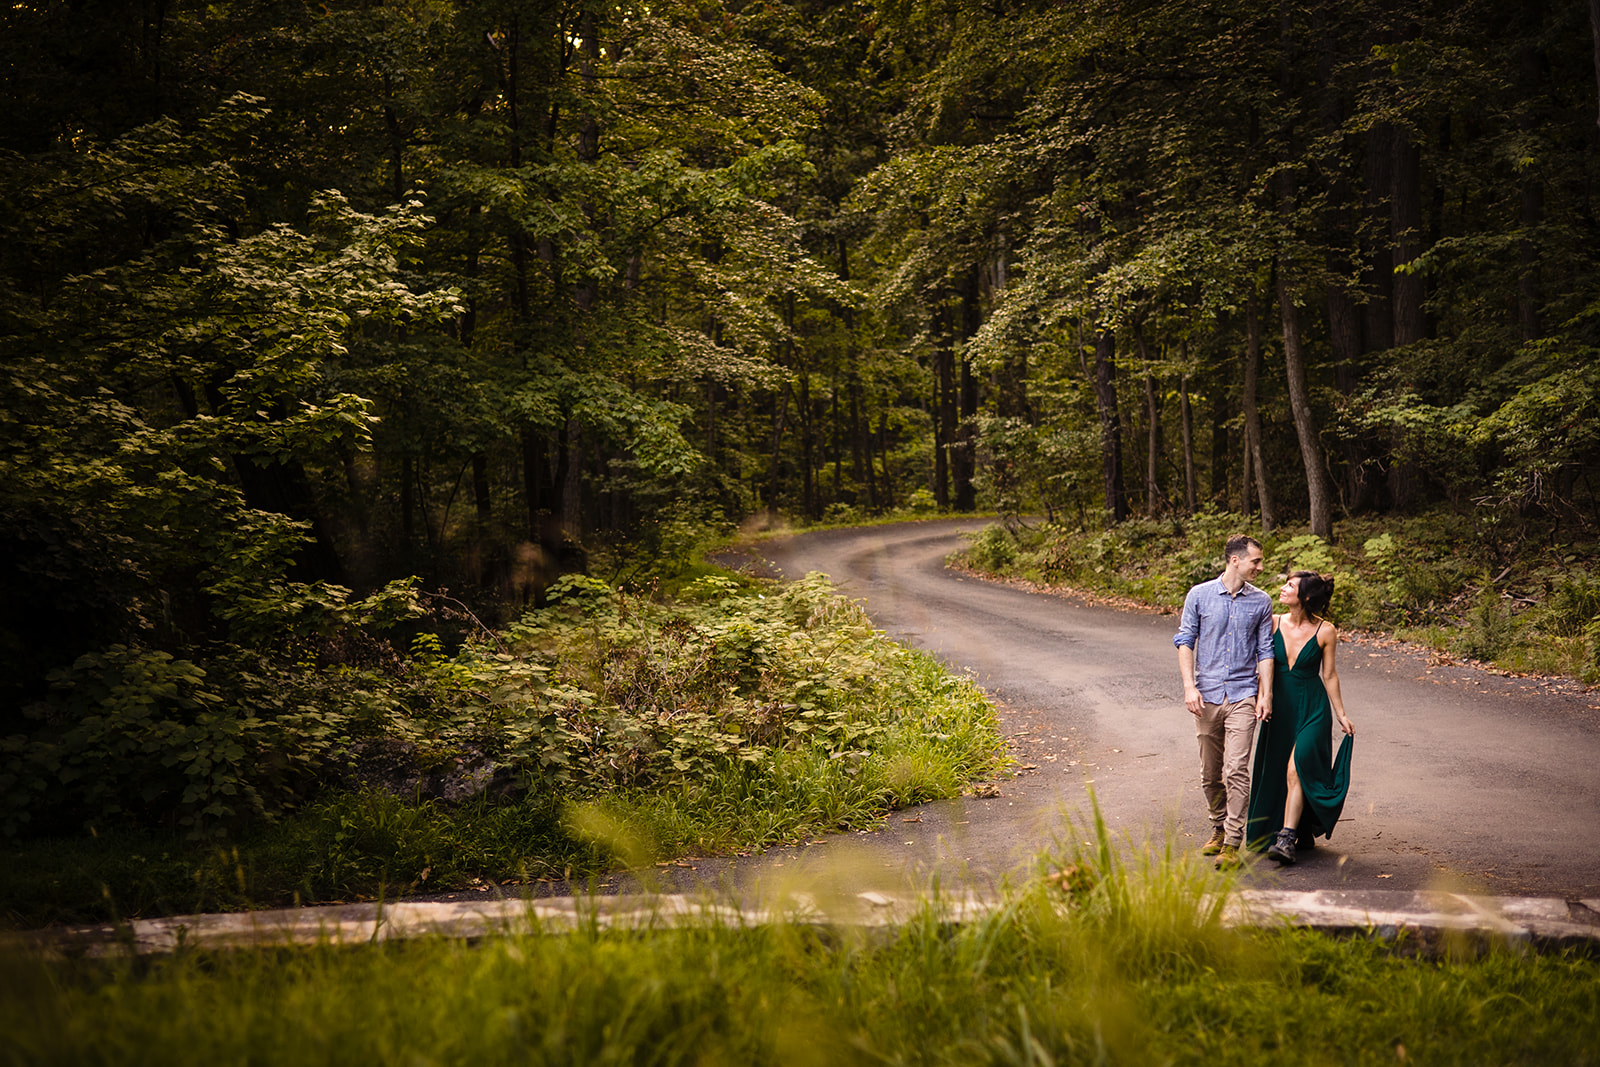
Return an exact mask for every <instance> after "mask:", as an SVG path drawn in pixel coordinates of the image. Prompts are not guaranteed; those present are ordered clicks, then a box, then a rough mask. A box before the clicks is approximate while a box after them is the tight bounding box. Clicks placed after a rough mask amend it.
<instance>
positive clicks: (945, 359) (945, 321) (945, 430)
mask: <svg viewBox="0 0 1600 1067" xmlns="http://www.w3.org/2000/svg"><path fill="white" fill-rule="evenodd" d="M934 331H935V333H936V334H937V340H936V341H935V342H934V343H935V345H936V346H937V347H936V348H935V349H934V364H935V367H934V389H935V391H936V396H935V398H934V435H933V445H934V454H933V499H934V500H935V501H936V502H937V503H938V505H939V510H940V511H948V510H949V509H950V452H951V450H952V449H953V448H954V447H955V440H956V378H955V352H954V351H953V350H952V347H951V346H952V344H953V342H954V337H953V336H952V331H951V329H950V310H949V306H948V304H947V303H946V302H944V301H941V302H940V305H939V311H938V312H937V313H936V314H935V316H934Z"/></svg>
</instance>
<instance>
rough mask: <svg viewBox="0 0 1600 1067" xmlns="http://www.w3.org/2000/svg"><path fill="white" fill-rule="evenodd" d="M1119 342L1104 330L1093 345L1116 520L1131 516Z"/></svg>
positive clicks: (1103, 451)
mask: <svg viewBox="0 0 1600 1067" xmlns="http://www.w3.org/2000/svg"><path fill="white" fill-rule="evenodd" d="M1116 345H1117V342H1116V336H1115V335H1114V334H1113V333H1112V332H1111V331H1110V330H1101V331H1100V333H1099V335H1098V337H1097V338H1096V340H1095V346H1094V396H1095V403H1096V405H1097V406H1098V407H1099V409H1100V461H1101V468H1102V474H1103V478H1104V488H1105V500H1106V515H1107V517H1108V518H1110V520H1111V521H1112V522H1114V523H1117V522H1122V521H1124V520H1125V519H1127V517H1128V495H1127V493H1126V491H1125V490H1124V489H1123V485H1122V419H1121V417H1120V416H1119V415H1118V414H1117V364H1116Z"/></svg>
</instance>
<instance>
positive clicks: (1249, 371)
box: [1240, 282, 1278, 532]
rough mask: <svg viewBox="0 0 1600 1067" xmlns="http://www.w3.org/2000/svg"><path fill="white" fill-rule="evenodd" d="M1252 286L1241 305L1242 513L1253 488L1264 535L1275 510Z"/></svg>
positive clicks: (1270, 527)
mask: <svg viewBox="0 0 1600 1067" xmlns="http://www.w3.org/2000/svg"><path fill="white" fill-rule="evenodd" d="M1254 287H1255V283H1254V282H1252V283H1251V293H1250V296H1249V297H1248V298H1247V299H1246V301H1245V305H1244V388H1243V390H1241V393H1240V396H1241V401H1242V403H1241V406H1242V407H1243V408H1244V493H1243V497H1244V512H1245V514H1247V515H1248V514H1249V513H1250V488H1251V485H1252V483H1253V484H1254V486H1255V491H1256V497H1257V498H1258V499H1259V500H1260V502H1261V529H1262V530H1264V531H1267V532H1271V531H1272V530H1274V529H1276V528H1277V525H1278V515H1277V509H1276V508H1275V507H1274V506H1273V499H1272V483H1271V482H1269V481H1268V480H1267V464H1266V460H1265V459H1264V458H1263V455H1262V449H1261V412H1260V410H1259V408H1258V406H1257V404H1256V392H1257V389H1258V386H1259V383H1260V380H1261V312H1260V308H1259V306H1258V305H1259V300H1258V299H1257V297H1256V294H1255V291H1254Z"/></svg>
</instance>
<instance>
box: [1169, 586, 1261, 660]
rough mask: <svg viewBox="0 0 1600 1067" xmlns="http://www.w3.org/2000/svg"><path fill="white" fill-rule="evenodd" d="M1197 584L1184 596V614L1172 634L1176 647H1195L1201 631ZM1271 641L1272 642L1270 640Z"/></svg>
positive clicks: (1173, 643) (1173, 644)
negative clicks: (1176, 630) (1176, 629)
mask: <svg viewBox="0 0 1600 1067" xmlns="http://www.w3.org/2000/svg"><path fill="white" fill-rule="evenodd" d="M1198 589H1199V586H1196V587H1195V588H1193V589H1190V590H1189V594H1188V595H1187V596H1185V597H1184V598H1183V614H1182V615H1181V616H1179V618H1178V632H1177V633H1175V634H1173V635H1172V646H1173V647H1174V648H1193V647H1194V642H1195V638H1196V637H1197V636H1198V635H1199V633H1200V605H1199V604H1198V603H1197V602H1196V596H1195V593H1196V591H1197V590H1198ZM1269 643H1270V642H1269Z"/></svg>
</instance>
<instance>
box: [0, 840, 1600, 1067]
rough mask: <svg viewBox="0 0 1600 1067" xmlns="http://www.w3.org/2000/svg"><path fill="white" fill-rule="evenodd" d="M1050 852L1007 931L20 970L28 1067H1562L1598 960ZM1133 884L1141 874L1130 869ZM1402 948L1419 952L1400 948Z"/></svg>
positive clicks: (1588, 1031) (727, 928)
mask: <svg viewBox="0 0 1600 1067" xmlns="http://www.w3.org/2000/svg"><path fill="white" fill-rule="evenodd" d="M1089 836H1093V837H1094V838H1095V840H1094V841H1091V842H1086V843H1084V844H1082V845H1078V846H1076V847H1067V848H1057V849H1056V850H1055V852H1054V853H1053V854H1046V855H1044V856H1042V857H1041V865H1040V869H1041V874H1043V875H1045V876H1044V877H1040V878H1036V879H1034V880H1032V881H1030V882H1029V883H1028V884H1027V885H1025V886H1020V887H1015V888H1013V889H1012V890H1011V891H1010V892H1009V893H1008V894H1007V895H1006V897H1005V905H1004V907H1002V908H1001V909H999V910H998V911H997V912H996V913H994V914H992V915H991V916H990V917H988V918H985V919H983V920H980V921H976V922H971V923H967V924H962V925H956V924H951V923H947V922H945V921H943V920H942V919H941V917H940V911H939V908H938V905H937V901H936V899H935V900H932V901H931V902H930V903H929V905H928V906H927V908H926V910H924V911H923V912H922V913H921V915H920V916H919V917H918V918H917V919H915V920H913V921H911V922H909V923H907V924H905V925H903V926H901V927H899V928H897V929H895V930H893V931H864V930H861V929H859V928H852V927H848V926H832V927H830V926H807V925H787V924H775V925H767V926H761V927H753V928H737V927H735V926H731V925H707V926H704V927H700V928H695V929H680V930H666V931H656V932H621V931H605V930H600V929H597V928H591V929H588V930H585V931H582V932H579V933H576V934H570V935H531V936H510V937H505V938H492V939H486V940H484V941H481V942H478V943H467V942H463V941H455V940H446V939H428V940H422V941H415V942H409V943H400V942H390V943H382V944H378V945H371V946H362V947H347V948H337V947H332V946H324V947H320V948H314V949H303V950H272V951H262V952H243V951H239V952H227V953H201V952H193V951H191V952H185V953H180V954H178V955H176V956H172V957H165V958H160V959H156V960H111V961H99V962H93V961H84V960H79V961H60V960H57V961H53V962H52V961H45V960H42V959H39V958H33V957H25V956H17V955H12V956H9V957H6V958H4V959H3V960H0V1035H3V1036H0V1062H4V1063H7V1064H84V1063H116V1064H144V1063H151V1064H156V1063H159V1064H162V1065H182V1064H190V1063H193V1064H208V1065H209V1064H215V1063H251V1064H278V1063H294V1064H321V1063H339V1064H349V1063H361V1064H407V1065H411V1064H436V1063H437V1064H466V1063H471V1064H501V1063H507V1064H510V1063H516V1064H766V1063H770V1064H796V1065H808V1064H854V1063H863V1064H867V1063H871V1064H880V1063H896V1064H924V1063H925V1064H962V1065H966V1064H1025V1063H1026V1064H1052V1063H1054V1064H1062V1063H1123V1064H1146V1063H1207V1064H1235V1063H1237V1064H1256V1063H1262V1062H1291V1063H1350V1064H1360V1063H1397V1062H1403V1063H1427V1064H1462V1063H1496V1064H1502V1063H1537V1064H1549V1063H1562V1064H1584V1063H1593V1062H1596V1060H1597V1057H1600V1043H1597V1041H1596V1030H1595V1024H1594V1020H1595V1019H1596V1018H1597V1017H1600V962H1597V961H1596V960H1595V959H1593V958H1583V957H1579V956H1574V955H1551V956H1519V955H1516V954H1514V953H1512V952H1511V951H1510V950H1507V949H1500V950H1489V951H1487V952H1482V951H1463V952H1461V953H1459V954H1457V955H1456V956H1455V957H1454V958H1451V957H1450V956H1448V955H1447V957H1446V958H1444V959H1419V958H1410V957H1408V956H1407V955H1406V954H1405V953H1404V952H1403V951H1398V952H1397V951H1395V950H1394V947H1393V946H1385V945H1382V944H1379V943H1374V942H1367V941H1360V940H1354V941H1350V940H1345V941H1340V940H1334V939H1331V938H1329V937H1326V936H1322V935H1317V934H1311V933H1305V932H1298V931H1293V930H1269V931H1253V932H1252V931H1237V930H1231V929H1228V928H1225V927H1223V926H1222V925H1221V923H1220V921H1219V916H1220V909H1221V904H1222V902H1223V901H1224V900H1225V899H1226V894H1227V893H1228V892H1229V891H1230V889H1231V885H1230V883H1229V882H1228V881H1227V880H1226V879H1225V878H1224V877H1223V876H1221V875H1217V874H1216V873H1214V872H1213V871H1211V870H1210V869H1209V867H1206V866H1202V865H1199V864H1197V863H1196V862H1195V861H1194V860H1193V859H1192V858H1191V857H1190V856H1188V855H1187V854H1186V853H1185V852H1183V851H1174V849H1173V848H1171V847H1170V846H1168V847H1166V848H1161V847H1159V846H1158V847H1156V848H1155V849H1135V850H1132V852H1131V855H1133V856H1134V857H1135V858H1134V859H1133V860H1124V859H1121V858H1119V853H1121V851H1122V850H1120V849H1114V848H1113V847H1112V843H1111V842H1110V841H1108V839H1107V835H1106V832H1105V829H1104V826H1103V825H1100V826H1098V827H1097V833H1095V834H1092V835H1089ZM1130 863H1131V864H1132V865H1133V866H1132V867H1130V866H1129V864H1130ZM1401 948H1402V949H1403V948H1404V945H1403V944H1402V945H1401Z"/></svg>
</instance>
